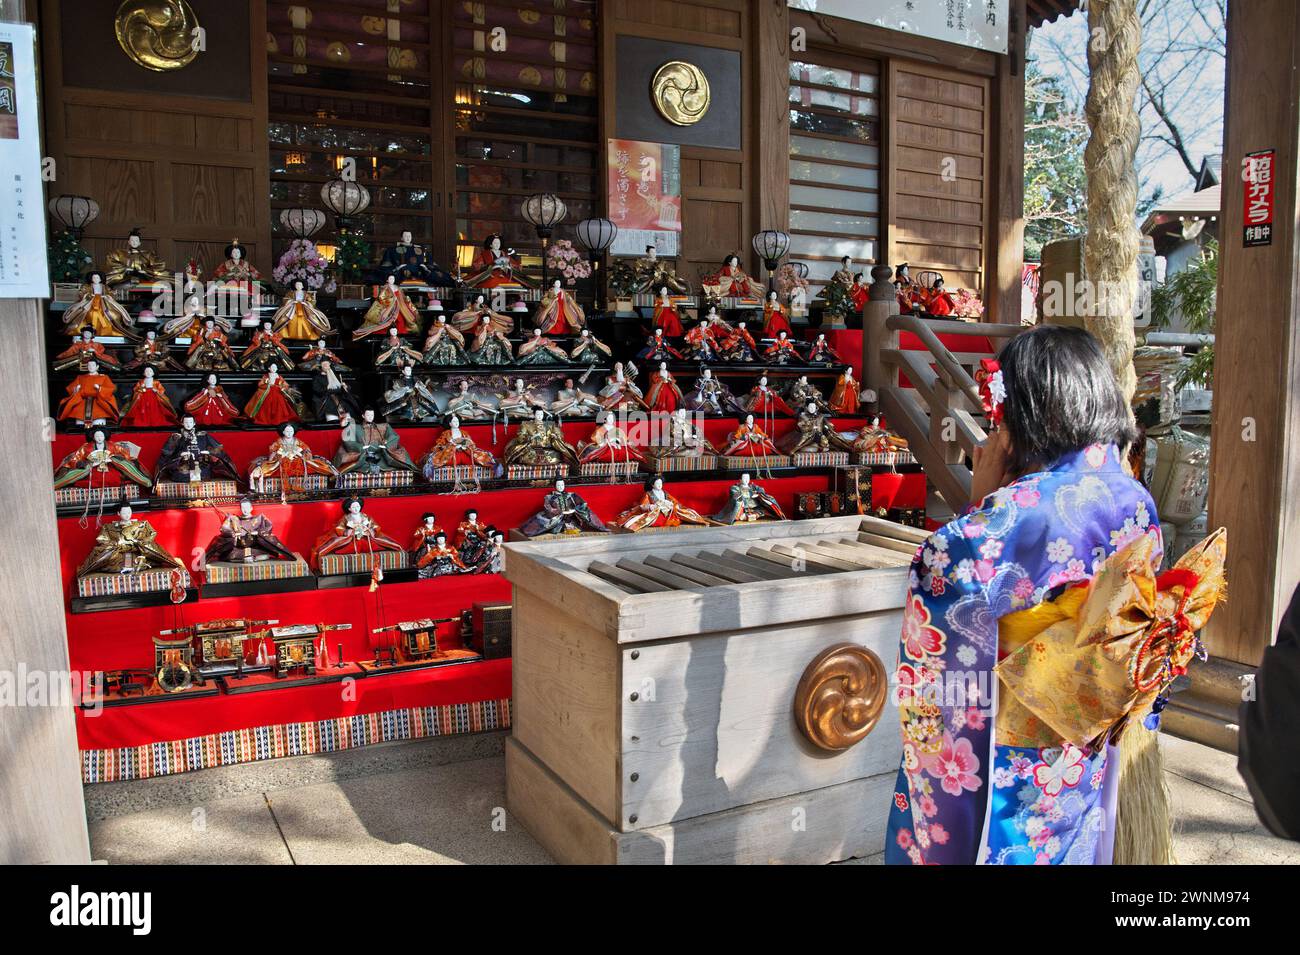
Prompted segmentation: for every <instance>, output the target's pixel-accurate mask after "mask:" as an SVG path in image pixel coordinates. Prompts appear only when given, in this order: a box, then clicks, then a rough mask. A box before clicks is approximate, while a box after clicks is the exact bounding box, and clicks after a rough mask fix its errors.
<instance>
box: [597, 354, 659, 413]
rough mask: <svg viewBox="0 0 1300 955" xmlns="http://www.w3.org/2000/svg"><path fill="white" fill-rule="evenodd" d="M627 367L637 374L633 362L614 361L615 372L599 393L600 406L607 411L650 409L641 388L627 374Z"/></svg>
mask: <svg viewBox="0 0 1300 955" xmlns="http://www.w3.org/2000/svg"><path fill="white" fill-rule="evenodd" d="M625 369H627V371H628V372H629V373H630V374H632V375H635V374H636V366H635V365H633V364H632V363H631V362H628V363H627V365H624V364H623V363H622V362H621V361H620V362H615V363H614V373H613V374H612V375H610V376H609V378H607V379H606V380H605V385H604V387H603V388H601V389H600V391H599V392H598V393H597V397H599V398H600V406H601V407H602V408H604V409H605V410H606V411H622V410H624V409H634V410H638V411H649V410H650V409H649V407H648V406H647V405H646V403H645V397H644V395H642V393H641V389H640V388H638V387H637V386H636V384H635V383H634V382H633V381H632V379H631V378H629V377H628V375H627V374H625V371H624V370H625Z"/></svg>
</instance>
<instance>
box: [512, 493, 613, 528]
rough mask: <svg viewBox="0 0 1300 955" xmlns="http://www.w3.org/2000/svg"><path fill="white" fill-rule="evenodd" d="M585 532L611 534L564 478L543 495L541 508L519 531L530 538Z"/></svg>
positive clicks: (520, 526)
mask: <svg viewBox="0 0 1300 955" xmlns="http://www.w3.org/2000/svg"><path fill="white" fill-rule="evenodd" d="M583 532H586V533H594V534H608V533H609V528H608V527H606V526H605V525H604V524H603V523H602V522H601V520H600V518H599V517H597V516H596V514H595V512H593V511H592V509H591V508H590V507H589V506H588V504H587V502H586V501H584V500H583V499H582V498H581V497H579V496H578V495H577V494H575V493H574V492H573V491H570V490H567V486H566V485H565V483H564V481H563V480H557V481H556V482H555V489H554V490H552V491H548V492H547V493H546V496H545V497H544V498H542V509H541V510H540V511H538V512H537V513H536V514H534V515H533V516H532V517H530V518H528V520H526V521H525V522H524V523H523V524H521V525H519V533H521V534H523V535H524V536H525V537H528V538H533V537H543V536H554V537H558V536H559V535H561V534H581V533H583Z"/></svg>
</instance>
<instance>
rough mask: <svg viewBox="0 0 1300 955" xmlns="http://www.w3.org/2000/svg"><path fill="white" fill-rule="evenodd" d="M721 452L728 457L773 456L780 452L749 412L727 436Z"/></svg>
mask: <svg viewBox="0 0 1300 955" xmlns="http://www.w3.org/2000/svg"><path fill="white" fill-rule="evenodd" d="M721 453H722V454H723V455H724V456H725V457H729V458H761V457H775V456H777V455H779V454H780V453H781V452H780V451H778V450H777V449H776V445H775V444H773V443H772V439H771V438H769V437H768V436H767V434H766V433H765V432H764V431H763V429H762V428H760V427H759V426H758V425H756V424H754V416H753V415H752V414H750V415H745V420H744V422H743V423H742V424H740V425H738V426H737V427H736V429H735V430H734V431H732V432H731V434H729V435H728V436H727V443H726V444H725V445H724V446H723V448H722V451H721Z"/></svg>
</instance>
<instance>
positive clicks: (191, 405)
mask: <svg viewBox="0 0 1300 955" xmlns="http://www.w3.org/2000/svg"><path fill="white" fill-rule="evenodd" d="M185 413H186V414H189V415H193V416H194V420H195V421H196V422H197V423H198V425H199V427H201V428H211V427H214V426H218V427H219V426H221V425H228V424H234V423H235V422H236V421H237V420H238V419H239V418H241V417H243V415H241V414H240V412H239V409H238V408H236V407H235V403H234V402H233V401H231V400H230V399H229V398H228V397H227V396H226V389H224V388H222V387H221V385H220V384H219V383H218V381H217V376H216V375H208V380H207V382H206V383H205V384H204V386H203V387H202V388H200V389H199V390H198V391H197V392H195V393H194V394H193V395H192V396H191V397H190V398H188V399H187V400H186V402H185Z"/></svg>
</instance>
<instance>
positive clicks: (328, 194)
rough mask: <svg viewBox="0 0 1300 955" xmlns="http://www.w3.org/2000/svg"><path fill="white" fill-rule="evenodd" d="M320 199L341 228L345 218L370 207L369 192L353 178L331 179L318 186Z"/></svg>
mask: <svg viewBox="0 0 1300 955" xmlns="http://www.w3.org/2000/svg"><path fill="white" fill-rule="evenodd" d="M320 201H321V203H322V204H323V205H324V206H325V208H326V209H328V210H329V211H330V212H332V213H334V223H335V225H337V226H338V228H339V229H343V228H344V227H345V225H346V223H347V220H348V219H350V218H352V217H353V216H357V215H360V214H361V213H362V212H365V211H366V209H368V208H369V207H370V192H369V191H368V190H367V189H366V187H365V186H363V185H361V183H359V182H357V181H356V180H355V179H342V178H340V179H331V180H330V181H329V182H327V183H325V185H323V186H321V187H320Z"/></svg>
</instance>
